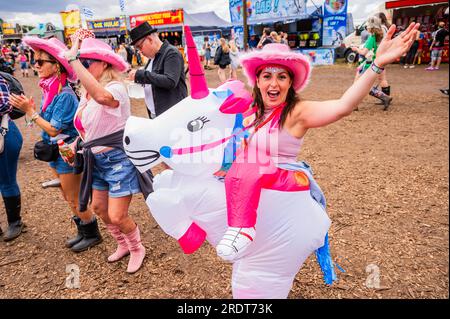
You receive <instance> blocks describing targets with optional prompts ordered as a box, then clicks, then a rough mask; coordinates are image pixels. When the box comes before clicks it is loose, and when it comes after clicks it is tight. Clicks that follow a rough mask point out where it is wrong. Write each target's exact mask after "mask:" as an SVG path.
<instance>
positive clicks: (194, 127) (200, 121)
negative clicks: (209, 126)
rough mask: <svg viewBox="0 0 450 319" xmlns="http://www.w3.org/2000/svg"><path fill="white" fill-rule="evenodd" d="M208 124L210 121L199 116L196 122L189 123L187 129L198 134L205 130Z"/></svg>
mask: <svg viewBox="0 0 450 319" xmlns="http://www.w3.org/2000/svg"><path fill="white" fill-rule="evenodd" d="M206 122H209V120H208V119H207V118H206V117H205V116H199V117H197V118H196V119H195V120H192V121H190V122H189V123H188V125H187V129H188V130H189V131H190V132H196V131H199V130H201V129H202V128H203V126H204V125H205V123H206Z"/></svg>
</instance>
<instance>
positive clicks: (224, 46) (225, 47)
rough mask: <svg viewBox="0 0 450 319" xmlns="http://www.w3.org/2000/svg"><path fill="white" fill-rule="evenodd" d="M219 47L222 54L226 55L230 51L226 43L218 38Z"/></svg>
mask: <svg viewBox="0 0 450 319" xmlns="http://www.w3.org/2000/svg"><path fill="white" fill-rule="evenodd" d="M219 41H220V46H221V47H222V51H223V53H228V52H229V51H230V47H229V46H228V44H227V42H226V41H225V39H224V38H220V40H219Z"/></svg>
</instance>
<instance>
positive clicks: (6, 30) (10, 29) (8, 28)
mask: <svg viewBox="0 0 450 319" xmlns="http://www.w3.org/2000/svg"><path fill="white" fill-rule="evenodd" d="M2 30H3V34H15V33H16V28H15V26H14V24H12V23H6V22H4V23H3V24H2Z"/></svg>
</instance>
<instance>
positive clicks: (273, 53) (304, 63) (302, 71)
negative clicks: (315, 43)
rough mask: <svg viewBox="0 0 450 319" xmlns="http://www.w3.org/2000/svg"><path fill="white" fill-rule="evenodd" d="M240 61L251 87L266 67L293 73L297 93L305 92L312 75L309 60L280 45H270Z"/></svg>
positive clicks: (244, 55) (243, 57) (246, 55)
mask: <svg viewBox="0 0 450 319" xmlns="http://www.w3.org/2000/svg"><path fill="white" fill-rule="evenodd" d="M240 61H241V64H242V67H243V68H244V72H245V75H246V76H247V79H248V82H249V84H250V85H251V86H255V83H256V73H257V71H258V70H259V68H260V67H262V66H264V65H271V64H275V65H280V66H283V67H285V68H286V69H288V70H289V71H291V72H292V74H293V75H294V79H293V84H292V86H293V88H294V90H295V91H301V90H303V89H304V88H305V86H306V85H307V84H308V82H309V77H310V75H311V65H310V63H309V59H308V58H307V57H306V56H305V55H303V54H301V53H297V52H294V51H291V49H290V48H289V47H288V46H287V45H285V44H280V43H269V44H266V45H265V46H264V47H263V48H262V50H255V51H252V52H250V53H247V54H243V55H242V56H241V58H240Z"/></svg>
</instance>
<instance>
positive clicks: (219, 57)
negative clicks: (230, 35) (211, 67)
mask: <svg viewBox="0 0 450 319" xmlns="http://www.w3.org/2000/svg"><path fill="white" fill-rule="evenodd" d="M219 43H220V45H219V47H218V48H217V51H216V54H215V55H214V64H216V65H219V69H218V71H217V73H218V74H219V80H220V83H225V81H226V80H227V74H226V69H227V67H228V65H230V63H231V59H230V47H229V46H228V44H227V43H226V41H225V39H224V38H220V40H219Z"/></svg>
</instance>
